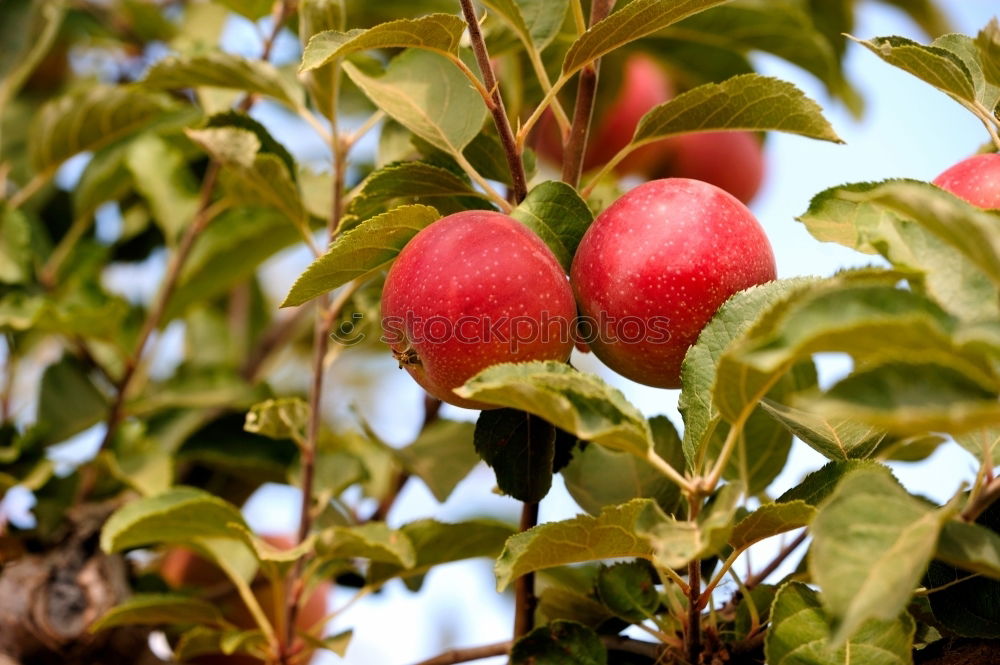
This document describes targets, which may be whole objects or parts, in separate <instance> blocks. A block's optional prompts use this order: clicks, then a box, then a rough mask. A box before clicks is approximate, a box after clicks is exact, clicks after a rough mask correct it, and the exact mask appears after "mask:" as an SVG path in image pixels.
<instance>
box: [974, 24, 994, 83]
mask: <svg viewBox="0 0 1000 665" xmlns="http://www.w3.org/2000/svg"><path fill="white" fill-rule="evenodd" d="M976 50H977V51H978V52H979V61H980V62H981V63H982V65H983V76H984V78H985V79H986V82H987V83H989V84H991V85H996V86H1000V20H998V19H997V18H996V17H995V16H994V17H993V18H992V19H990V22H989V23H987V24H986V27H985V28H983V29H982V30H980V31H979V34H978V35H976Z"/></svg>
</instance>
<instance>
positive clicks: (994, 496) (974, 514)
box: [960, 476, 1000, 522]
mask: <svg viewBox="0 0 1000 665" xmlns="http://www.w3.org/2000/svg"><path fill="white" fill-rule="evenodd" d="M998 500H1000V476H998V477H996V478H993V479H992V480H991V481H990V482H989V483H987V484H986V486H985V487H983V489H982V491H981V492H980V493H979V494H978V495H976V497H975V498H974V499H972V500H971V501H969V503H968V504H966V506H965V508H963V509H962V513H961V515H960V517H961V518H962V519H963V520H964V521H966V522H975V521H976V518H978V517H979V516H980V515H982V514H983V513H984V512H985V511H986V509H987V508H989V507H990V506H991V505H993V503H994V502H995V501H998Z"/></svg>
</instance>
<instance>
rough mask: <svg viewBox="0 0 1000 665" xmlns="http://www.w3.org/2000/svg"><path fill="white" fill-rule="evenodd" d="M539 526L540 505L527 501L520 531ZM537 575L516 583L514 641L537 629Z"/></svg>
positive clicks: (523, 509)
mask: <svg viewBox="0 0 1000 665" xmlns="http://www.w3.org/2000/svg"><path fill="white" fill-rule="evenodd" d="M536 524H538V503H537V502H529V501H525V502H524V506H523V507H522V508H521V524H520V530H521V531H527V530H528V529H530V528H532V527H533V526H535V525H536ZM537 605H538V598H536V597H535V574H534V573H526V574H525V575H522V576H521V577H519V578H517V580H516V581H515V582H514V639H515V640H516V639H518V638H520V637H524V636H525V635H527V634H528V633H530V632H531V629H532V628H534V627H535V607H536V606H537Z"/></svg>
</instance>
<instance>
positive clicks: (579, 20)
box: [570, 0, 587, 35]
mask: <svg viewBox="0 0 1000 665" xmlns="http://www.w3.org/2000/svg"><path fill="white" fill-rule="evenodd" d="M570 7H572V11H573V23H574V24H575V25H576V32H577V34H578V35H582V34H583V33H584V32H586V31H587V19H586V18H585V17H584V15H583V4H582V0H571V2H570Z"/></svg>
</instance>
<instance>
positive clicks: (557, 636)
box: [510, 621, 608, 665]
mask: <svg viewBox="0 0 1000 665" xmlns="http://www.w3.org/2000/svg"><path fill="white" fill-rule="evenodd" d="M607 662H608V652H607V650H606V649H605V648H604V644H603V643H602V642H601V638H600V637H598V635H597V633H595V632H594V631H592V630H591V629H590V628H587V627H586V626H584V625H583V624H580V623H577V622H575V621H553V622H552V623H550V624H547V625H545V626H540V627H538V628H535V629H534V630H533V631H531V632H530V633H528V634H527V635H525V636H524V637H522V638H521V639H519V640H518V641H517V642H515V643H514V646H513V647H512V648H511V650H510V665H607Z"/></svg>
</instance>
